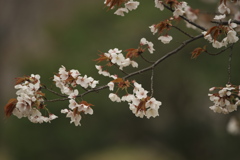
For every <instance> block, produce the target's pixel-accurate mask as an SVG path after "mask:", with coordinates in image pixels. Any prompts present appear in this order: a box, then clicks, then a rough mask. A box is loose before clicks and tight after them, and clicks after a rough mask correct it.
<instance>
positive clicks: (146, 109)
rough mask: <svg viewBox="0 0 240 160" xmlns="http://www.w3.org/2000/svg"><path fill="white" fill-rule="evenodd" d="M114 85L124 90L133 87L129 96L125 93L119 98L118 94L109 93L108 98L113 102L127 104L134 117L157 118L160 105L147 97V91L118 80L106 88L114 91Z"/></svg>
mask: <svg viewBox="0 0 240 160" xmlns="http://www.w3.org/2000/svg"><path fill="white" fill-rule="evenodd" d="M115 83H117V84H118V88H120V89H125V90H127V88H129V87H130V86H133V91H132V94H129V93H128V92H127V91H126V93H127V94H126V95H124V96H122V97H120V96H118V93H110V94H109V98H110V100H111V101H113V102H128V104H129V109H130V110H131V111H132V113H133V114H135V116H136V117H140V118H143V117H144V116H146V117H147V118H150V117H154V118H155V117H156V116H158V115H159V114H158V109H159V107H160V106H161V105H162V103H161V102H160V101H157V100H156V99H155V98H153V97H149V96H147V93H148V91H147V90H145V89H144V88H143V87H142V85H141V84H139V83H137V82H136V81H133V82H132V84H133V85H131V83H130V82H129V81H124V80H123V79H121V78H119V79H117V80H113V81H111V82H109V83H108V87H109V90H110V91H113V90H114V86H115Z"/></svg>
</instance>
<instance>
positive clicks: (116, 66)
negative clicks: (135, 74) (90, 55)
mask: <svg viewBox="0 0 240 160" xmlns="http://www.w3.org/2000/svg"><path fill="white" fill-rule="evenodd" d="M113 65H114V66H115V67H117V68H118V70H120V71H121V72H122V73H123V74H125V75H128V73H127V72H125V71H124V70H122V69H119V66H117V65H116V64H113Z"/></svg>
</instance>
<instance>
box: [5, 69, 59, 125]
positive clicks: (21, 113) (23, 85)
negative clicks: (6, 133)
mask: <svg viewBox="0 0 240 160" xmlns="http://www.w3.org/2000/svg"><path fill="white" fill-rule="evenodd" d="M15 89H17V92H16V94H17V99H11V100H10V101H9V103H8V104H7V105H6V106H5V114H6V116H10V115H11V114H13V115H15V116H16V117H18V118H22V117H27V118H28V119H29V121H31V122H33V123H43V122H51V121H52V120H54V119H56V118H57V116H55V115H53V114H51V113H50V112H49V110H48V109H47V108H46V106H45V105H44V98H45V94H44V93H42V92H41V84H40V76H39V75H34V74H32V75H31V76H26V77H20V78H17V84H16V85H15ZM40 110H46V111H47V113H48V117H47V116H43V115H42V113H41V112H40Z"/></svg>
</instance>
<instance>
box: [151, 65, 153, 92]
mask: <svg viewBox="0 0 240 160" xmlns="http://www.w3.org/2000/svg"><path fill="white" fill-rule="evenodd" d="M153 77H154V68H152V75H151V97H152V96H153Z"/></svg>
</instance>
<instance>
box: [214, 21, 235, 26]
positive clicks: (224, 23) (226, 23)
mask: <svg viewBox="0 0 240 160" xmlns="http://www.w3.org/2000/svg"><path fill="white" fill-rule="evenodd" d="M211 22H212V23H216V24H219V25H228V24H229V23H228V22H222V21H220V22H218V21H211ZM231 23H236V24H238V25H240V21H237V20H233V21H231Z"/></svg>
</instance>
